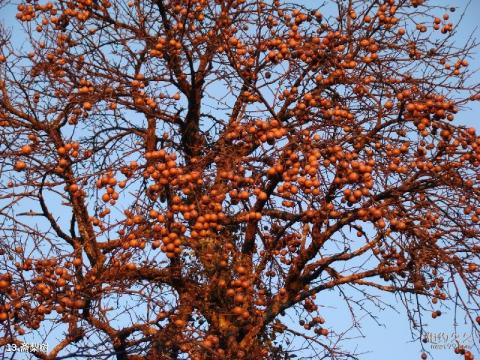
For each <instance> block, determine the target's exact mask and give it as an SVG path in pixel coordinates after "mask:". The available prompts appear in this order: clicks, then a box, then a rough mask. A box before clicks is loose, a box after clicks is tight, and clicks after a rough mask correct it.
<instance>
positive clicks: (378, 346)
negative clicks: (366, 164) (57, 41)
mask: <svg viewBox="0 0 480 360" xmlns="http://www.w3.org/2000/svg"><path fill="white" fill-rule="evenodd" d="M302 3H309V4H311V3H312V1H302ZM432 3H436V4H453V5H455V6H457V7H458V8H459V10H458V11H457V12H456V13H455V14H454V15H453V16H452V18H453V19H454V20H456V19H458V16H459V15H460V13H461V9H462V8H465V7H466V6H467V5H468V3H469V1H467V0H450V1H448V0H439V1H432ZM0 11H1V13H0V20H3V21H5V22H6V23H7V24H8V25H11V26H14V23H15V22H14V21H13V19H14V16H15V13H16V11H15V9H12V8H6V9H2V10H0ZM479 16H480V1H479V0H473V1H471V2H470V4H469V6H468V8H467V11H466V13H465V16H464V18H463V20H462V22H461V24H460V25H459V32H458V41H459V42H461V41H462V40H465V39H466V38H467V36H468V35H470V34H471V33H472V32H474V31H475V34H477V37H479V38H480V30H478V29H476V27H477V26H479V25H480V22H479V20H478V17H479ZM469 62H470V64H471V66H472V67H473V68H475V69H480V51H479V50H478V49H477V51H476V52H475V54H474V57H473V58H471V59H469ZM472 80H473V81H474V80H476V81H480V73H477V74H476V75H475V78H474V79H472ZM455 122H456V123H457V124H465V125H468V126H473V127H476V128H477V129H478V130H479V131H480V102H476V103H475V104H473V105H472V106H471V108H470V109H465V110H462V111H461V112H460V113H459V114H458V115H457V118H456V120H455ZM322 296H323V295H322ZM385 296H386V299H387V300H390V301H387V302H390V303H391V304H393V305H394V307H395V308H396V309H397V310H398V312H396V311H394V310H393V309H385V310H384V311H381V312H380V313H378V316H379V321H380V322H381V323H382V325H378V324H376V323H375V321H374V320H372V319H368V318H365V319H363V320H362V324H363V327H362V330H363V334H364V335H365V338H364V339H362V338H356V339H354V340H351V341H350V344H351V345H352V346H358V349H357V351H358V352H367V351H370V352H369V353H365V354H364V355H362V356H361V359H362V360H377V359H381V358H384V357H388V358H389V359H390V360H404V359H420V347H419V344H418V342H411V340H412V339H411V336H410V328H409V323H408V321H407V319H406V316H405V312H404V310H403V308H402V306H401V304H399V303H397V302H396V300H395V298H394V297H393V296H390V295H388V294H387V295H385ZM335 299H336V298H335V297H334V296H330V295H328V294H326V297H325V299H324V306H325V312H326V313H330V316H327V318H328V319H329V321H330V322H331V323H330V324H329V325H331V326H332V327H335V325H336V324H334V322H337V321H338V323H339V324H340V325H341V324H342V323H344V322H345V320H347V316H349V315H348V314H345V313H342V312H341V311H339V310H338V309H339V308H337V307H336V305H337V302H336V300H335ZM336 309H337V310H336ZM342 309H343V307H342ZM462 319H463V318H462V317H461V316H460V317H459V318H458V319H457V323H458V328H457V334H458V335H460V336H463V335H464V334H465V333H468V331H469V327H468V326H467V325H465V324H464V322H463V321H462ZM453 322H454V320H453V314H452V313H448V312H445V315H443V316H441V317H440V318H438V319H436V320H435V321H429V325H428V331H429V332H430V333H432V334H435V335H436V336H438V337H440V338H443V340H444V341H443V342H442V343H447V346H448V344H449V343H451V340H452V336H451V335H452V332H453V331H454V327H453V326H452V323H453ZM352 335H354V334H352ZM357 335H359V336H361V334H358V333H357ZM425 347H426V349H427V350H429V351H430V353H431V355H433V359H435V360H447V359H448V360H449V359H455V358H459V357H455V355H454V354H453V351H452V349H432V347H431V344H430V343H427V344H425ZM473 353H474V355H476V358H479V357H480V353H479V352H478V351H477V350H473Z"/></svg>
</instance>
